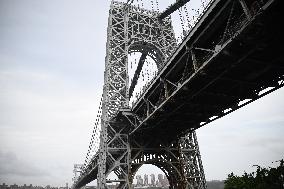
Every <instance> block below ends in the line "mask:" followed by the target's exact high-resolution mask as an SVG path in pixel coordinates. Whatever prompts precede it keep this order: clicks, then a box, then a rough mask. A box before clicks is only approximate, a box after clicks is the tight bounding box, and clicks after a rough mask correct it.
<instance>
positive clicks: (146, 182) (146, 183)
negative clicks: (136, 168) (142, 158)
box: [144, 174, 149, 186]
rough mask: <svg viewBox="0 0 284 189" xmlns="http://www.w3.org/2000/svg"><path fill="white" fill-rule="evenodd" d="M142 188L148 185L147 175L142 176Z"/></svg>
mask: <svg viewBox="0 0 284 189" xmlns="http://www.w3.org/2000/svg"><path fill="white" fill-rule="evenodd" d="M144 186H149V183H148V175H146V174H145V175H144Z"/></svg>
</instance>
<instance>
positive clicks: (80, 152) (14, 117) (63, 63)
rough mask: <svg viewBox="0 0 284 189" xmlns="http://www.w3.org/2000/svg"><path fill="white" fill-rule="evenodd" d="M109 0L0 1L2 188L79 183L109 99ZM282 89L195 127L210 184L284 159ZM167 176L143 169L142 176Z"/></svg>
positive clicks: (283, 103)
mask: <svg viewBox="0 0 284 189" xmlns="http://www.w3.org/2000/svg"><path fill="white" fill-rule="evenodd" d="M109 4H110V1H104V2H101V1H100V2H98V1H92V0H84V1H80V2H77V1H67V0H64V1H60V2H59V1H42V2H38V1H35V0H25V1H17V2H16V1H13V0H2V1H1V2H0V28H1V30H0V41H1V43H0V82H1V89H0V95H1V98H0V104H1V109H0V111H1V116H0V183H6V184H14V183H17V184H25V183H26V184H28V183H31V184H33V185H48V184H50V185H52V186H59V185H61V184H63V185H64V184H65V183H66V182H67V183H68V184H69V186H70V185H71V184H72V177H73V165H74V164H76V163H83V162H84V158H85V155H86V153H87V148H88V145H89V141H90V138H91V131H92V129H93V126H94V125H93V123H94V121H95V116H96V112H97V108H98V106H99V99H100V97H101V93H102V85H103V72H104V60H105V43H106V35H107V34H106V29H107V21H108V9H109ZM283 97H284V89H283V88H282V89H279V90H277V91H275V92H273V93H272V94H269V95H267V96H265V97H263V98H261V99H260V100H258V101H256V102H253V103H251V104H249V105H248V106H246V107H244V108H242V109H240V110H237V111H235V112H233V113H232V114H230V115H228V116H226V117H224V118H221V119H219V120H216V121H214V122H213V123H210V124H209V125H206V126H204V127H202V128H200V129H198V130H197V137H198V141H199V147H200V153H201V157H202V162H203V166H204V170H205V177H206V179H207V180H223V179H225V178H226V176H227V174H229V173H230V172H234V173H236V174H242V173H243V171H247V172H250V171H251V170H255V167H252V166H253V165H255V164H259V165H261V166H273V165H274V164H273V163H271V162H272V161H276V160H279V159H282V158H283V151H284V146H283V143H284V139H283V137H282V134H283V132H284V128H283V124H284V116H283V115H284V102H283ZM150 170H151V171H152V170H153V172H155V174H156V175H157V174H159V173H162V171H161V170H160V169H158V168H157V167H153V166H149V165H144V166H142V167H141V168H140V169H139V172H138V173H137V175H138V174H139V175H144V174H147V173H148V174H151V173H149V171H150Z"/></svg>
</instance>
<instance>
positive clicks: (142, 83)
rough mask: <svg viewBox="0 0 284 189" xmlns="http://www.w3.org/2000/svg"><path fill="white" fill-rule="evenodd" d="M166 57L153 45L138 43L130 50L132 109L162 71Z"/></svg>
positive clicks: (129, 76)
mask: <svg viewBox="0 0 284 189" xmlns="http://www.w3.org/2000/svg"><path fill="white" fill-rule="evenodd" d="M163 61H164V56H163V53H162V51H161V50H160V49H159V48H158V47H156V46H155V45H153V44H150V43H145V42H136V43H133V44H131V45H130V47H129V49H128V79H129V88H128V92H129V93H128V94H129V105H130V106H131V107H132V106H133V104H134V103H135V102H136V100H137V99H138V98H139V97H140V95H141V94H142V93H143V92H144V91H145V90H146V88H147V86H148V85H149V84H150V83H151V81H152V80H153V79H154V78H155V76H156V75H157V74H158V71H159V70H161V69H162V66H163Z"/></svg>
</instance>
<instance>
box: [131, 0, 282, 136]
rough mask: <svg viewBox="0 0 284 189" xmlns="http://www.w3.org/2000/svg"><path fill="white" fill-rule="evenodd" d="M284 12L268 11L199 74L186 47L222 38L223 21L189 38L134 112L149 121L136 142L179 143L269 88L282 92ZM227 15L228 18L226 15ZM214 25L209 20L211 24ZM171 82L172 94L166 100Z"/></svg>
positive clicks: (138, 131) (137, 133)
mask: <svg viewBox="0 0 284 189" xmlns="http://www.w3.org/2000/svg"><path fill="white" fill-rule="evenodd" d="M282 7H283V6H282V5H280V3H279V1H278V2H275V4H274V5H273V6H271V7H269V9H268V10H266V12H264V13H262V14H259V15H256V16H255V17H254V18H253V19H252V20H251V21H248V22H247V23H246V24H244V27H242V28H241V29H240V30H239V31H238V32H236V33H235V34H234V35H233V36H232V37H231V38H230V39H228V41H226V42H224V44H223V45H221V46H220V47H219V48H220V49H219V50H218V49H217V50H215V52H212V54H211V55H210V57H209V59H208V60H207V61H205V62H203V63H202V64H201V65H199V68H198V69H197V70H195V71H194V69H192V68H191V67H189V66H188V65H187V64H188V63H189V62H190V61H191V59H192V54H190V53H188V51H186V47H185V46H188V47H191V45H192V42H193V41H197V42H196V44H198V46H201V47H202V46H204V44H205V43H206V41H208V40H209V39H210V38H214V37H215V36H217V35H216V34H218V33H220V31H218V28H222V27H218V25H220V26H221V25H222V24H223V23H222V21H221V20H222V19H219V20H216V21H215V22H214V24H213V25H212V27H211V28H208V29H207V30H206V31H205V32H204V35H203V36H201V37H200V38H199V39H197V38H198V37H199V36H198V32H196V33H195V34H194V35H192V36H189V38H188V39H187V43H185V44H184V46H183V47H181V48H180V49H179V52H178V53H176V55H175V57H174V58H173V59H172V62H170V63H169V64H168V66H167V68H166V69H165V70H164V71H163V72H162V73H161V74H160V75H159V78H158V79H156V81H155V82H154V83H153V84H152V86H151V88H149V89H148V90H147V92H146V93H145V94H144V96H143V100H142V98H141V100H140V102H138V103H137V104H136V106H135V107H134V109H133V110H134V112H135V113H136V114H137V115H140V116H141V117H143V122H142V123H140V125H138V126H137V128H136V130H135V131H134V132H132V133H131V134H132V137H134V138H135V139H136V140H138V141H139V139H140V141H145V140H149V139H150V138H164V140H167V141H172V140H175V139H176V138H177V136H179V135H181V134H184V133H185V132H188V131H190V130H193V129H196V128H199V127H201V126H202V125H204V123H208V122H210V121H211V120H212V119H213V118H215V117H221V116H223V115H225V110H226V109H230V111H232V110H234V109H236V108H238V107H239V106H240V102H241V101H242V100H251V101H252V100H255V99H257V98H259V97H260V96H261V95H260V94H259V92H260V91H262V90H263V89H266V88H269V87H275V88H279V87H281V86H282V85H283V83H282V84H281V83H280V82H281V81H283V75H284V53H283V51H284V50H283V42H284V30H283V27H282V26H280V25H282V24H281V18H283V11H282ZM216 14H217V13H216ZM222 14H223V18H225V17H226V16H224V14H226V12H224V13H222ZM208 22H209V21H204V23H205V24H206V23H208ZM223 22H224V21H223ZM202 27H205V25H204V26H200V27H199V28H201V29H200V32H203V31H204V29H203V28H202ZM197 36H198V37H197ZM216 48H218V47H216ZM196 51H197V50H196ZM196 54H197V53H196ZM196 54H195V55H196ZM186 65H187V66H186ZM161 81H163V82H161ZM165 83H166V85H167V93H168V94H167V95H164V93H166V90H165ZM161 96H163V97H162V98H161ZM165 96H166V97H165ZM145 99H147V100H148V109H147V101H145ZM149 104H150V105H149ZM155 106H156V107H155ZM149 107H150V108H149ZM151 108H152V109H151ZM149 110H150V113H149ZM147 111H148V114H147V113H145V112H147Z"/></svg>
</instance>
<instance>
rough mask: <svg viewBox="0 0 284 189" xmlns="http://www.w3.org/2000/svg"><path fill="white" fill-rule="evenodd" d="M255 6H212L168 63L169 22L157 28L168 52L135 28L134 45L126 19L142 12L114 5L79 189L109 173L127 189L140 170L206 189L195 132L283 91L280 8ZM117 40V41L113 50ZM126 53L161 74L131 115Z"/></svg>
mask: <svg viewBox="0 0 284 189" xmlns="http://www.w3.org/2000/svg"><path fill="white" fill-rule="evenodd" d="M256 2H257V3H255V2H252V1H249V0H215V1H214V2H213V3H212V4H211V6H210V7H209V8H208V10H207V11H206V12H205V14H204V15H203V16H202V17H201V18H200V20H199V22H198V23H197V24H196V25H195V26H194V28H192V30H191V31H190V32H189V33H188V35H187V36H186V38H185V39H184V41H183V42H182V43H181V45H180V46H179V47H177V49H176V50H175V52H174V53H173V55H171V56H170V58H168V57H169V54H171V52H170V51H169V52H168V53H169V54H167V51H166V49H174V48H175V43H174V40H173V39H174V38H173V33H172V29H171V24H170V21H169V18H165V19H164V20H165V23H168V25H167V24H165V23H164V22H162V23H159V22H157V25H158V26H159V29H160V30H161V29H164V28H167V29H166V30H164V31H170V33H168V34H166V36H171V37H172V38H170V37H169V38H168V39H169V40H170V39H171V40H173V43H172V44H173V45H171V43H168V45H169V47H168V48H166V49H165V48H163V47H162V46H159V43H157V44H156V45H153V44H150V43H149V42H148V43H147V44H146V45H144V43H143V39H144V38H143V37H142V36H143V34H141V32H140V31H144V30H143V29H142V30H141V29H140V26H139V22H138V21H137V22H135V23H136V24H138V26H137V27H136V26H135V27H134V26H133V27H132V28H136V31H134V29H133V31H134V32H133V34H134V35H135V33H139V35H140V36H141V38H135V39H136V41H135V40H134V42H132V40H131V35H129V32H130V31H131V30H129V28H131V25H130V24H129V23H130V18H131V17H129V15H130V13H131V11H134V10H135V11H136V12H138V15H139V14H140V11H141V10H142V9H141V10H140V9H137V8H134V7H131V6H130V7H129V9H127V6H123V4H121V3H115V2H113V3H112V7H111V12H110V18H109V28H108V42H107V57H106V72H105V86H104V96H103V110H102V111H103V116H102V134H101V146H100V151H99V154H97V155H96V156H94V157H93V158H92V160H91V162H90V163H89V164H88V166H87V168H86V169H85V170H84V172H83V174H82V176H81V177H80V178H79V180H78V182H76V183H75V187H76V188H78V187H81V186H83V185H84V184H86V183H88V182H90V181H91V180H94V179H95V178H97V175H98V178H99V187H100V188H105V187H107V186H106V182H107V180H106V177H107V175H108V174H109V173H110V172H111V171H114V172H115V173H116V175H118V178H119V182H120V185H119V188H130V187H131V182H132V180H133V175H134V174H135V172H136V171H137V170H138V169H139V167H140V166H141V165H142V164H145V163H151V164H154V165H156V166H158V167H160V168H161V169H162V170H163V171H164V172H165V173H166V175H167V177H168V180H169V181H170V183H171V188H185V187H188V188H198V187H204V185H205V180H204V174H203V169H202V165H201V160H200V155H199V150H198V144H197V140H196V137H195V133H194V130H195V129H197V128H199V127H201V126H203V125H205V124H207V123H210V122H211V121H214V120H216V119H218V118H220V117H222V116H225V115H227V114H228V113H230V112H233V111H235V110H236V109H238V108H241V107H243V106H244V105H246V104H248V103H250V102H253V101H255V100H257V99H259V98H261V97H262V96H264V95H266V94H268V93H270V92H272V91H274V90H277V89H278V88H280V87H282V86H284V67H283V62H284V53H283V48H282V44H283V43H284V35H283V33H284V29H283V27H281V23H282V17H283V10H282V9H283V7H284V5H283V1H281V0H261V1H256ZM135 11H134V12H135ZM145 11H146V10H142V12H143V14H142V13H141V15H145V14H144V13H145ZM148 14H150V15H151V14H156V13H155V12H151V11H150V12H148V13H147V14H146V15H148ZM134 15H135V14H134ZM138 15H136V16H135V18H139V17H138ZM149 17H150V18H151V19H155V16H152V17H151V16H149ZM156 18H157V16H156ZM167 20H168V22H167ZM116 23H119V24H116ZM159 24H160V25H159ZM112 26H114V27H112ZM119 28H120V29H119ZM138 28H139V29H138ZM118 31H120V32H118ZM142 33H143V32H142ZM116 37H118V38H119V39H120V38H121V41H120V42H115V41H119V40H118V39H116ZM158 38H159V39H164V35H159V36H157V38H155V39H158ZM113 39H114V41H112V40H113ZM138 39H139V40H138ZM147 39H148V38H147ZM166 39H167V38H166ZM161 42H163V43H164V44H167V43H165V41H163V40H161ZM116 47H118V48H116ZM148 47H149V48H148ZM131 49H132V52H133V51H141V52H142V54H143V52H144V50H145V51H148V52H147V54H148V53H149V55H151V56H152V57H153V58H154V59H155V61H156V62H157V65H158V68H159V70H160V72H159V74H158V75H157V77H156V78H155V79H154V80H153V81H152V83H151V84H150V85H149V86H148V88H147V89H146V90H145V91H144V92H143V94H142V95H141V96H140V97H139V99H138V100H137V101H136V102H135V104H134V105H133V106H132V108H131V109H130V108H129V107H128V100H129V94H128V78H127V54H128V53H129V52H131ZM167 58H168V60H167V63H166V64H164V62H163V60H166V59H167ZM142 59H143V57H142ZM141 62H143V61H141ZM137 74H138V73H137ZM188 132H189V134H188Z"/></svg>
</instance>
